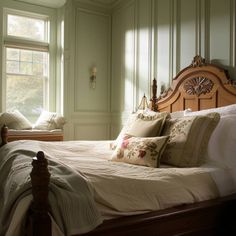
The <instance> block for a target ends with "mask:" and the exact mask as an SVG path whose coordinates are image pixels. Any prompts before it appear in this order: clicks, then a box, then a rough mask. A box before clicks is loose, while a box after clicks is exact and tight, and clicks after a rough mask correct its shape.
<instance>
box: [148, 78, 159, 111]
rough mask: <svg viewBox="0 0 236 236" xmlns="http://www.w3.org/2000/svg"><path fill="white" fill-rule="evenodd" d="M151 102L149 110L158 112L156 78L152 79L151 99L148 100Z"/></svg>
mask: <svg viewBox="0 0 236 236" xmlns="http://www.w3.org/2000/svg"><path fill="white" fill-rule="evenodd" d="M150 101H151V110H153V111H158V106H157V101H158V99H157V80H156V78H154V79H153V85H152V98H151V99H150Z"/></svg>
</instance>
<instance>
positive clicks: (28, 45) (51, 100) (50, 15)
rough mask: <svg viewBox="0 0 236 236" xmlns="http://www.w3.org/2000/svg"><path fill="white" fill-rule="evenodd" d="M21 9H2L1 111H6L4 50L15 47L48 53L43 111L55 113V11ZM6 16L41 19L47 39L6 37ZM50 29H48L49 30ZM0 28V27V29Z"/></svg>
mask: <svg viewBox="0 0 236 236" xmlns="http://www.w3.org/2000/svg"><path fill="white" fill-rule="evenodd" d="M22 8H23V9H15V8H12V7H11V8H10V7H7V6H6V7H3V9H2V19H3V23H2V33H3V37H2V47H1V49H2V59H3V60H2V65H1V66H2V86H1V87H2V88H1V90H2V98H1V100H2V102H1V110H2V111H5V110H6V48H7V47H16V48H22V49H32V50H39V51H47V52H48V53H49V71H48V80H49V81H48V86H46V87H47V88H45V90H44V92H45V97H44V101H45V104H44V109H46V110H51V111H56V89H57V88H56V45H57V41H56V32H57V30H56V27H57V24H56V11H53V9H44V8H43V9H44V10H45V11H40V10H42V8H41V7H40V8H39V9H36V10H35V8H37V7H36V6H35V7H34V10H33V9H32V10H31V8H28V7H26V9H25V7H24V4H22ZM8 14H12V15H17V16H24V17H30V18H35V19H43V20H46V21H47V28H48V30H49V34H48V32H46V33H47V35H48V38H46V40H45V41H36V40H33V39H28V38H22V37H16V36H12V35H7V16H8ZM49 27H50V28H49ZM0 28H1V27H0Z"/></svg>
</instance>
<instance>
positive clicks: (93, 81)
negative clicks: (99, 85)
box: [90, 66, 97, 89]
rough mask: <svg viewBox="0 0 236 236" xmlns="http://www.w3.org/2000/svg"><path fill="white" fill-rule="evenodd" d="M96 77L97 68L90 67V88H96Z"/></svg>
mask: <svg viewBox="0 0 236 236" xmlns="http://www.w3.org/2000/svg"><path fill="white" fill-rule="evenodd" d="M96 78H97V68H96V67H95V66H94V67H92V69H91V75H90V87H91V88H92V89H95V88H96Z"/></svg>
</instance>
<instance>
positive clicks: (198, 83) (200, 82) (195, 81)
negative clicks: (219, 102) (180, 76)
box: [183, 77, 214, 96]
mask: <svg viewBox="0 0 236 236" xmlns="http://www.w3.org/2000/svg"><path fill="white" fill-rule="evenodd" d="M213 85H214V84H213V82H212V81H211V80H210V79H207V78H205V77H197V78H191V79H189V80H187V81H186V82H185V83H184V85H183V88H184V90H185V92H186V93H187V94H189V95H197V96H200V95H201V94H206V93H209V92H211V90H212V88H213Z"/></svg>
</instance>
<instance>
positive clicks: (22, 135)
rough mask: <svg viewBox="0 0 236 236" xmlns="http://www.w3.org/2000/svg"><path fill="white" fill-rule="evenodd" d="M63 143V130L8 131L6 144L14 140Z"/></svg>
mask: <svg viewBox="0 0 236 236" xmlns="http://www.w3.org/2000/svg"><path fill="white" fill-rule="evenodd" d="M24 139H29V140H39V141H63V130H62V129H54V130H37V129H30V130H14V129H9V130H8V142H11V141H16V140H24Z"/></svg>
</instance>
